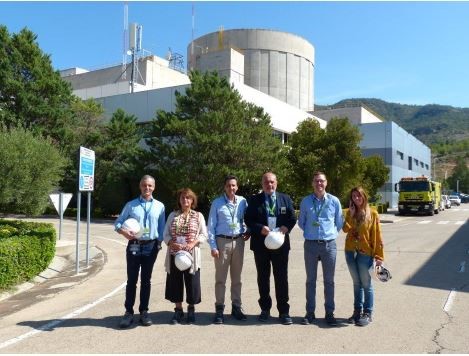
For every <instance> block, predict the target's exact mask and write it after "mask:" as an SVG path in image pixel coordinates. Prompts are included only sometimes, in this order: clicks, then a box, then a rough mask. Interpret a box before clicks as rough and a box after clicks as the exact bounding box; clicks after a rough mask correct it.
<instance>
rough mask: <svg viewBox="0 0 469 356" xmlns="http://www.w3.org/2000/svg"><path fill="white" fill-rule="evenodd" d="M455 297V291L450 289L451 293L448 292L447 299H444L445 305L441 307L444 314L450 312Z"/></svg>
mask: <svg viewBox="0 0 469 356" xmlns="http://www.w3.org/2000/svg"><path fill="white" fill-rule="evenodd" d="M455 296H456V289H454V288H453V289H451V292H449V294H448V298H446V303H445V305H444V306H443V310H444V311H445V312H449V311H450V310H451V307H452V305H453V300H454V297H455Z"/></svg>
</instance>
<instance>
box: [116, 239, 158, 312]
mask: <svg viewBox="0 0 469 356" xmlns="http://www.w3.org/2000/svg"><path fill="white" fill-rule="evenodd" d="M131 245H132V241H129V244H128V245H127V250H126V258H127V286H126V287H125V303H124V306H125V310H126V311H128V312H129V313H132V314H133V313H134V304H135V296H136V293H137V281H138V274H139V272H140V271H141V275H140V305H139V307H138V311H139V312H140V313H142V312H144V311H148V303H149V300H150V291H151V274H152V272H153V265H154V264H155V261H156V256H157V255H158V251H159V246H158V244H157V243H156V242H151V243H148V244H145V245H139V246H138V247H139V249H138V251H135V254H134V253H133V252H132V251H131V247H130V246H131Z"/></svg>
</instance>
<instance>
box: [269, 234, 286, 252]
mask: <svg viewBox="0 0 469 356" xmlns="http://www.w3.org/2000/svg"><path fill="white" fill-rule="evenodd" d="M284 241H285V235H284V234H282V233H281V232H280V231H271V232H269V234H268V235H267V236H266V237H265V240H264V244H265V247H267V248H268V249H269V250H276V249H278V248H280V247H281V246H282V245H283V242H284Z"/></svg>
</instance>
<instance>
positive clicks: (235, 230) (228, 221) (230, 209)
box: [207, 194, 248, 250]
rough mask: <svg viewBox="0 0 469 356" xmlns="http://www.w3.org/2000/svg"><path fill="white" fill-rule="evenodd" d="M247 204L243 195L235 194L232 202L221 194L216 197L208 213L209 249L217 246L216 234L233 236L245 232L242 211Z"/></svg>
mask: <svg viewBox="0 0 469 356" xmlns="http://www.w3.org/2000/svg"><path fill="white" fill-rule="evenodd" d="M247 206H248V204H247V201H246V199H245V198H244V197H242V196H239V195H235V202H234V204H233V203H232V202H230V201H229V200H228V198H227V196H226V194H223V195H222V196H219V197H218V198H216V199H215V200H214V201H213V203H212V206H211V207H210V214H209V215H208V224H207V229H208V242H209V244H210V249H212V250H214V249H216V248H217V242H216V241H215V238H216V235H227V236H234V235H239V234H243V233H245V232H246V227H245V225H244V212H245V211H246V208H247Z"/></svg>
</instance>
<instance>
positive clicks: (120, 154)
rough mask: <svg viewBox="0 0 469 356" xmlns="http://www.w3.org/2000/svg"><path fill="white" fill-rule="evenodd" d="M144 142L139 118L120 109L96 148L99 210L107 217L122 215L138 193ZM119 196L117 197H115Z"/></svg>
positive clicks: (105, 127)
mask: <svg viewBox="0 0 469 356" xmlns="http://www.w3.org/2000/svg"><path fill="white" fill-rule="evenodd" d="M142 139H143V134H142V132H141V130H139V128H138V127H137V118H136V117H135V116H134V115H128V114H126V113H125V112H124V111H123V110H122V109H118V110H117V111H116V112H115V113H114V114H113V115H112V118H111V120H110V121H109V122H108V123H106V124H105V125H104V127H103V136H102V141H101V142H100V143H99V145H98V146H97V147H96V156H97V157H98V159H97V160H96V173H95V174H96V190H95V193H94V196H95V204H96V206H97V207H98V208H99V209H100V210H102V211H103V213H104V214H115V213H118V212H120V210H121V209H122V207H123V205H124V204H125V202H126V201H128V200H129V199H130V198H132V197H133V195H134V194H136V193H137V191H136V188H135V187H137V186H138V181H139V180H140V178H141V176H142V175H143V174H144V169H143V166H144V162H143V152H144V151H143V148H142V147H141V146H140V145H139V143H140V141H141V140H142ZM116 193H117V194H116Z"/></svg>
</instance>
